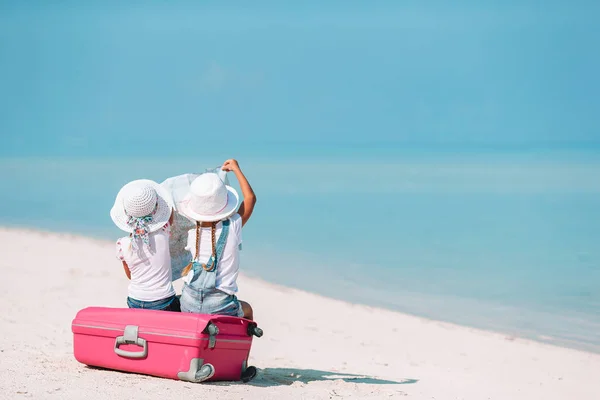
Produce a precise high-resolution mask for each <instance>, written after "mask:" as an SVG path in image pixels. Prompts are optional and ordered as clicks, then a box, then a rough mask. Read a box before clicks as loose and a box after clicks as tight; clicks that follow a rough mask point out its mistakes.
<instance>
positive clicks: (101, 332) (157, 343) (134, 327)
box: [72, 307, 262, 382]
mask: <svg viewBox="0 0 600 400" xmlns="http://www.w3.org/2000/svg"><path fill="white" fill-rule="evenodd" d="M72 330H73V349H74V354H75V358H76V359H77V361H79V362H80V363H83V364H87V365H91V366H96V367H102V368H108V369H115V370H120V371H127V372H135V373H141V374H147V375H154V376H159V377H163V378H171V379H180V380H183V381H189V382H203V381H208V380H211V381H217V380H219V381H223V380H228V381H238V380H240V379H242V380H249V379H251V377H253V375H254V373H255V371H256V369H255V368H254V367H250V368H248V354H249V353H250V346H251V345H252V336H253V334H254V335H256V336H261V335H262V331H260V329H258V328H256V324H255V323H254V322H252V321H249V320H246V319H243V318H236V317H229V316H222V315H204V314H192V313H178V312H169V311H153V310H142V309H130V308H104V307H89V308H85V309H83V310H81V311H79V312H78V313H77V316H76V317H75V319H74V320H73V324H72ZM247 368H248V371H247ZM251 370H252V371H253V374H252V376H251V377H249V376H248V374H247V373H249V372H250V371H251Z"/></svg>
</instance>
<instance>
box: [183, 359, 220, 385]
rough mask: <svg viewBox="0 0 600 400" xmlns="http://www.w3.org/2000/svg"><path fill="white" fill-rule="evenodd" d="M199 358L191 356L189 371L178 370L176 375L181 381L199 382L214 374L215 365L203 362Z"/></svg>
mask: <svg viewBox="0 0 600 400" xmlns="http://www.w3.org/2000/svg"><path fill="white" fill-rule="evenodd" d="M203 362H204V360H202V359H201V358H193V359H192V360H191V362H190V369H189V371H180V372H179V373H178V374H177V377H178V378H179V379H181V380H182V381H186V382H192V383H200V382H204V381H206V380H208V379H210V378H212V377H213V376H214V374H215V367H213V365H212V364H208V363H207V364H203Z"/></svg>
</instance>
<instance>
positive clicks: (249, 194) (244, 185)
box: [223, 159, 256, 226]
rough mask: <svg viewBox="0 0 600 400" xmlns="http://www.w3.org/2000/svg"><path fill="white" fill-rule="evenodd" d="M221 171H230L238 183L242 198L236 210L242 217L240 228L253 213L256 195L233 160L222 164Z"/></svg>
mask: <svg viewBox="0 0 600 400" xmlns="http://www.w3.org/2000/svg"><path fill="white" fill-rule="evenodd" d="M223 171H231V172H233V173H234V174H235V177H236V178H237V180H238V182H239V183H240V188H241V189H242V196H244V201H243V202H242V204H241V205H240V208H239V209H238V214H240V217H242V226H244V225H245V224H246V222H248V220H249V219H250V216H251V215H252V212H253V211H254V205H255V204H256V195H255V194H254V190H252V186H250V183H248V179H246V176H245V175H244V173H243V172H242V170H241V169H240V165H239V164H238V162H237V161H236V160H234V159H229V160H227V161H225V162H224V163H223Z"/></svg>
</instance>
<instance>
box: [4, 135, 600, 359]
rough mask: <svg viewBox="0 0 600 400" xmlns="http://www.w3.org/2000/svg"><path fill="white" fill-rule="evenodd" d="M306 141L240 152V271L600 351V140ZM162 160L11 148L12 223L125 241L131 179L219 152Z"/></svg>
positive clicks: (196, 165) (158, 176)
mask: <svg viewBox="0 0 600 400" xmlns="http://www.w3.org/2000/svg"><path fill="white" fill-rule="evenodd" d="M306 150H307V152H306V154H302V150H300V151H297V152H296V153H297V154H298V155H297V156H295V157H290V156H287V157H277V156H273V154H277V152H278V151H279V150H278V149H277V148H273V149H272V152H270V151H267V152H265V153H264V154H260V153H261V151H265V148H262V150H253V151H250V150H248V151H246V154H247V155H246V157H240V163H241V165H242V167H243V168H244V171H245V172H246V173H247V175H248V177H249V179H250V182H251V184H252V185H253V186H254V188H255V191H256V193H257V196H258V204H257V208H256V212H255V214H254V216H253V217H252V219H251V221H250V223H249V224H248V225H247V227H246V228H245V231H244V238H245V241H244V259H243V266H242V268H243V270H244V272H246V273H248V274H250V275H254V276H258V277H261V278H264V279H265V280H267V281H271V282H276V283H281V284H284V285H288V286H293V287H298V288H302V289H306V290H309V291H314V292H317V293H321V294H324V295H327V296H332V297H336V298H340V299H344V300H348V301H352V302H360V303H365V304H371V305H376V306H382V307H386V308H390V309H394V310H399V311H403V312H408V313H411V314H415V315H420V316H425V317H429V318H434V319H439V320H445V321H451V322H456V323H460V324H466V325H470V326H474V327H481V328H486V329H493V330H498V331H501V332H505V333H506V334H508V335H518V336H525V337H530V338H534V339H537V340H542V341H548V342H553V343H557V344H561V345H567V346H573V347H576V348H582V349H587V350H592V351H600V336H599V333H598V332H600V329H599V328H600V311H599V310H600V286H599V285H598V282H600V245H599V243H600V207H599V205H600V152H598V151H595V150H587V151H586V150H581V149H579V150H572V151H570V152H566V151H561V152H558V151H556V150H537V151H534V150H523V151H516V150H514V149H512V150H510V149H508V150H506V151H503V152H498V151H494V152H486V151H485V150H482V149H479V150H477V151H474V150H472V149H471V150H464V151H458V150H456V149H454V150H453V151H447V150H446V151H441V150H438V151H432V150H429V151H423V150H420V151H419V150H413V151H408V150H400V149H393V148H392V147H386V148H379V149H377V148H371V149H365V148H364V147H362V148H353V147H352V146H349V147H347V148H345V149H340V148H339V147H338V149H337V150H334V149H326V148H323V149H321V150H319V149H318V148H315V149H314V150H313V151H312V152H311V154H308V150H309V149H308V148H307V149H306ZM320 151H323V152H324V153H325V154H328V155H327V156H325V155H324V154H320ZM151 161H152V162H148V160H147V159H139V158H135V157H118V158H106V157H104V158H100V157H96V158H76V157H46V158H43V157H20V158H10V157H4V158H2V159H0V180H1V181H2V182H3V185H2V188H1V189H0V196H1V198H2V207H0V224H2V225H10V226H26V227H32V228H39V229H44V230H51V231H65V232H74V233H79V234H83V235H88V236H93V237H99V238H105V239H109V240H113V239H115V238H116V237H117V235H119V231H118V230H117V229H116V228H115V227H114V226H113V225H112V221H111V220H110V218H109V215H108V211H109V209H110V207H111V205H112V202H113V200H114V196H115V194H116V192H117V190H118V189H119V188H120V186H121V185H122V184H124V183H125V182H127V181H129V180H131V179H135V178H150V179H154V180H157V181H161V180H163V179H165V178H167V177H169V176H173V175H177V174H180V173H186V172H200V171H202V170H203V169H204V168H208V167H214V166H216V165H219V163H220V162H221V160H220V159H217V158H214V159H209V158H200V157H198V159H195V158H194V157H185V158H184V159H177V158H153V159H152V160H151ZM117 267H118V266H117V265H116V263H115V268H117Z"/></svg>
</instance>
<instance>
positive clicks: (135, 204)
mask: <svg viewBox="0 0 600 400" xmlns="http://www.w3.org/2000/svg"><path fill="white" fill-rule="evenodd" d="M127 207H129V208H130V209H131V210H132V211H133V210H135V211H137V212H132V213H130V214H128V213H127V211H126V209H127ZM172 209H173V200H172V199H171V195H170V194H169V191H168V190H166V189H165V188H163V187H162V186H160V185H159V184H158V183H156V182H154V181H152V180H149V179H138V180H135V181H131V182H129V183H128V184H126V185H125V186H123V187H122V188H121V190H119V193H117V198H116V199H115V204H114V205H113V207H112V209H111V210H110V217H111V218H112V220H113V222H114V223H115V225H117V226H118V227H119V228H120V229H122V230H124V231H125V232H129V233H132V232H133V231H134V229H135V227H134V226H133V225H130V224H129V223H128V222H129V220H130V217H132V216H133V217H144V216H147V215H151V216H152V220H151V221H150V222H148V223H147V226H148V230H149V231H150V232H155V231H157V230H159V229H160V228H162V227H163V226H165V224H166V223H167V222H168V221H169V218H171V211H172ZM138 214H142V215H138Z"/></svg>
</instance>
